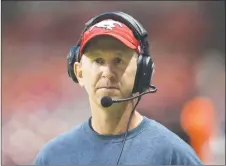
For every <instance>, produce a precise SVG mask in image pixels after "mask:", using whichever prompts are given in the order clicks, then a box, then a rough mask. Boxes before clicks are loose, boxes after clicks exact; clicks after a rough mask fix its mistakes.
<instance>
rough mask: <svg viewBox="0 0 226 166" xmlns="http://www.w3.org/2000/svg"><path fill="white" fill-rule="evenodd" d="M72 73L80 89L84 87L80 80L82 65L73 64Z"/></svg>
mask: <svg viewBox="0 0 226 166" xmlns="http://www.w3.org/2000/svg"><path fill="white" fill-rule="evenodd" d="M74 73H75V76H76V78H77V79H78V83H79V85H80V86H81V87H83V86H84V84H83V79H82V64H81V63H79V62H75V63H74Z"/></svg>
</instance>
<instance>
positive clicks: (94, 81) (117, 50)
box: [75, 36, 137, 103]
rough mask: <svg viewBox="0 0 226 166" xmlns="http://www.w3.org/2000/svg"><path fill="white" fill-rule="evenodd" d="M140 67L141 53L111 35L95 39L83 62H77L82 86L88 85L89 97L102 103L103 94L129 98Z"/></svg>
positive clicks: (84, 55) (86, 86) (89, 45)
mask: <svg viewBox="0 0 226 166" xmlns="http://www.w3.org/2000/svg"><path fill="white" fill-rule="evenodd" d="M76 66H79V70H78V69H76ZM136 69H137V53H136V52H135V51H134V50H132V49H130V48H128V47H126V46H125V45H124V44H122V43H121V42H120V41H118V40H116V39H114V38H112V37H107V36H105V37H96V38H94V39H92V40H91V42H90V43H89V44H88V47H87V49H86V51H85V53H84V54H83V56H82V59H81V63H80V65H75V73H76V71H80V78H79V82H80V85H84V87H85V89H86V91H87V93H88V95H89V98H90V99H91V100H93V101H95V102H98V103H99V101H100V99H101V98H102V97H103V96H110V97H112V98H126V97H128V96H129V95H130V94H131V92H132V89H133V85H134V80H135V75H136ZM77 73H78V72H77ZM76 75H78V74H76Z"/></svg>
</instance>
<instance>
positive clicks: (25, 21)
mask: <svg viewBox="0 0 226 166" xmlns="http://www.w3.org/2000/svg"><path fill="white" fill-rule="evenodd" d="M115 10H121V11H123V12H126V13H129V14H131V15H132V16H134V17H135V18H136V19H138V20H139V21H140V22H141V23H142V24H143V25H144V27H145V28H146V29H147V30H148V32H149V41H150V43H151V54H152V57H153V59H154V62H155V66H156V68H155V75H154V80H153V83H154V84H155V85H156V86H157V87H158V92H157V93H156V94H152V95H147V96H145V97H143V98H142V101H141V103H140V104H139V106H138V109H139V111H140V112H141V113H142V114H143V115H145V116H148V117H149V118H152V119H154V120H156V121H159V122H160V123H162V124H164V125H165V126H166V127H168V128H169V129H170V130H172V131H173V132H175V133H176V134H178V135H179V136H180V137H181V138H182V139H184V140H185V141H186V142H188V143H189V144H191V145H192V146H193V148H194V149H195V150H196V152H197V154H198V155H199V157H200V158H201V159H202V161H203V162H204V163H205V164H225V148H224V147H225V4H224V1H215V2H211V1H206V2H205V1H203V2H201V1H200V2H199V1H185V2H182V1H181V2H180V1H178V2H176V1H175V2H173V1H165V2H164V1H161V2H155V1H153V2H148V1H143V2H136V1H134V2H133V1H130V2H129V1H127V2H126V1H125V2H119V1H118V2H116V1H115V2H104V1H100V2H98V1H90V2H89V1H83V2H73V1H68V2H61V1H58V2H54V1H52V2H47V1H46V2H45V1H36V2H32V1H31V2H29V1H24V2H22V1H21V2H19V1H18V2H16V1H14V2H13V1H11V2H6V1H3V2H2V60H1V61H2V66H1V67H2V159H3V164H17V165H21V164H31V162H32V161H33V159H34V156H35V155H36V154H37V152H38V151H39V150H40V148H42V146H43V144H44V143H45V142H47V141H48V140H50V139H51V138H53V137H54V136H56V135H58V134H59V133H61V132H64V131H67V130H69V129H70V128H72V127H73V126H75V125H77V124H78V123H81V122H82V121H84V120H85V119H86V118H88V117H89V116H90V112H89V105H88V104H89V103H88V100H87V95H86V93H85V91H84V90H83V89H81V88H80V87H79V86H78V85H76V84H74V83H73V82H72V80H70V78H69V77H68V76H67V70H66V55H67V53H68V51H69V48H70V47H71V46H72V45H74V44H75V43H76V42H77V39H78V37H79V36H80V33H81V31H82V29H83V27H84V23H86V21H88V19H90V18H91V17H93V16H94V15H96V14H100V13H101V12H106V11H115Z"/></svg>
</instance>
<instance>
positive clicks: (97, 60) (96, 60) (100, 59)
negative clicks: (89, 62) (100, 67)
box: [94, 58, 104, 64]
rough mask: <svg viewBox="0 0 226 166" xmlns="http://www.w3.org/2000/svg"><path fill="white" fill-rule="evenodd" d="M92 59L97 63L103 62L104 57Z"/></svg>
mask: <svg viewBox="0 0 226 166" xmlns="http://www.w3.org/2000/svg"><path fill="white" fill-rule="evenodd" d="M94 61H95V62H96V63H97V64H104V59H102V58H96V59H95V60H94Z"/></svg>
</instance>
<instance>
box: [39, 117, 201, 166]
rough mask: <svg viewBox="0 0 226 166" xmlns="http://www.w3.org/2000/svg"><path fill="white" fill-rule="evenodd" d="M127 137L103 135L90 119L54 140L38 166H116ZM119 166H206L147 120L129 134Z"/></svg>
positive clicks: (189, 150)
mask: <svg viewBox="0 0 226 166" xmlns="http://www.w3.org/2000/svg"><path fill="white" fill-rule="evenodd" d="M123 138H124V134H119V135H100V134H98V133H96V132H95V131H94V130H92V128H91V127H90V119H88V120H87V121H85V122H84V123H82V124H80V125H79V126H76V127H75V128H73V129H71V130H70V131H68V132H65V133H63V134H61V135H59V136H57V137H56V138H54V139H52V140H50V141H49V142H48V143H46V145H45V146H44V148H43V149H42V150H41V151H40V152H39V153H38V155H37V156H36V159H35V164H36V165H79V164H81V165H83V164H87V165H88V164H96V165H97V164H98V165H99V164H103V165H108V164H111V165H116V164H117V160H118V157H119V155H120V152H121V148H122V142H123ZM119 164H120V165H121V164H123V165H152V164H154V165H202V162H201V161H200V159H199V158H198V157H197V155H196V153H195V152H194V150H193V149H192V148H191V147H190V146H189V145H188V144H187V143H185V142H184V141H183V140H182V139H180V138H179V137H178V136H177V135H176V134H174V133H173V132H171V131H170V130H168V129H167V128H166V127H164V126H163V125H161V124H160V123H158V122H156V121H154V120H151V119H148V118H147V117H145V116H144V119H143V121H142V122H141V123H140V124H139V125H138V126H137V127H136V128H134V129H133V130H131V131H129V132H128V135H127V139H126V142H125V146H124V150H123V153H122V156H121V159H120V162H119Z"/></svg>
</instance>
